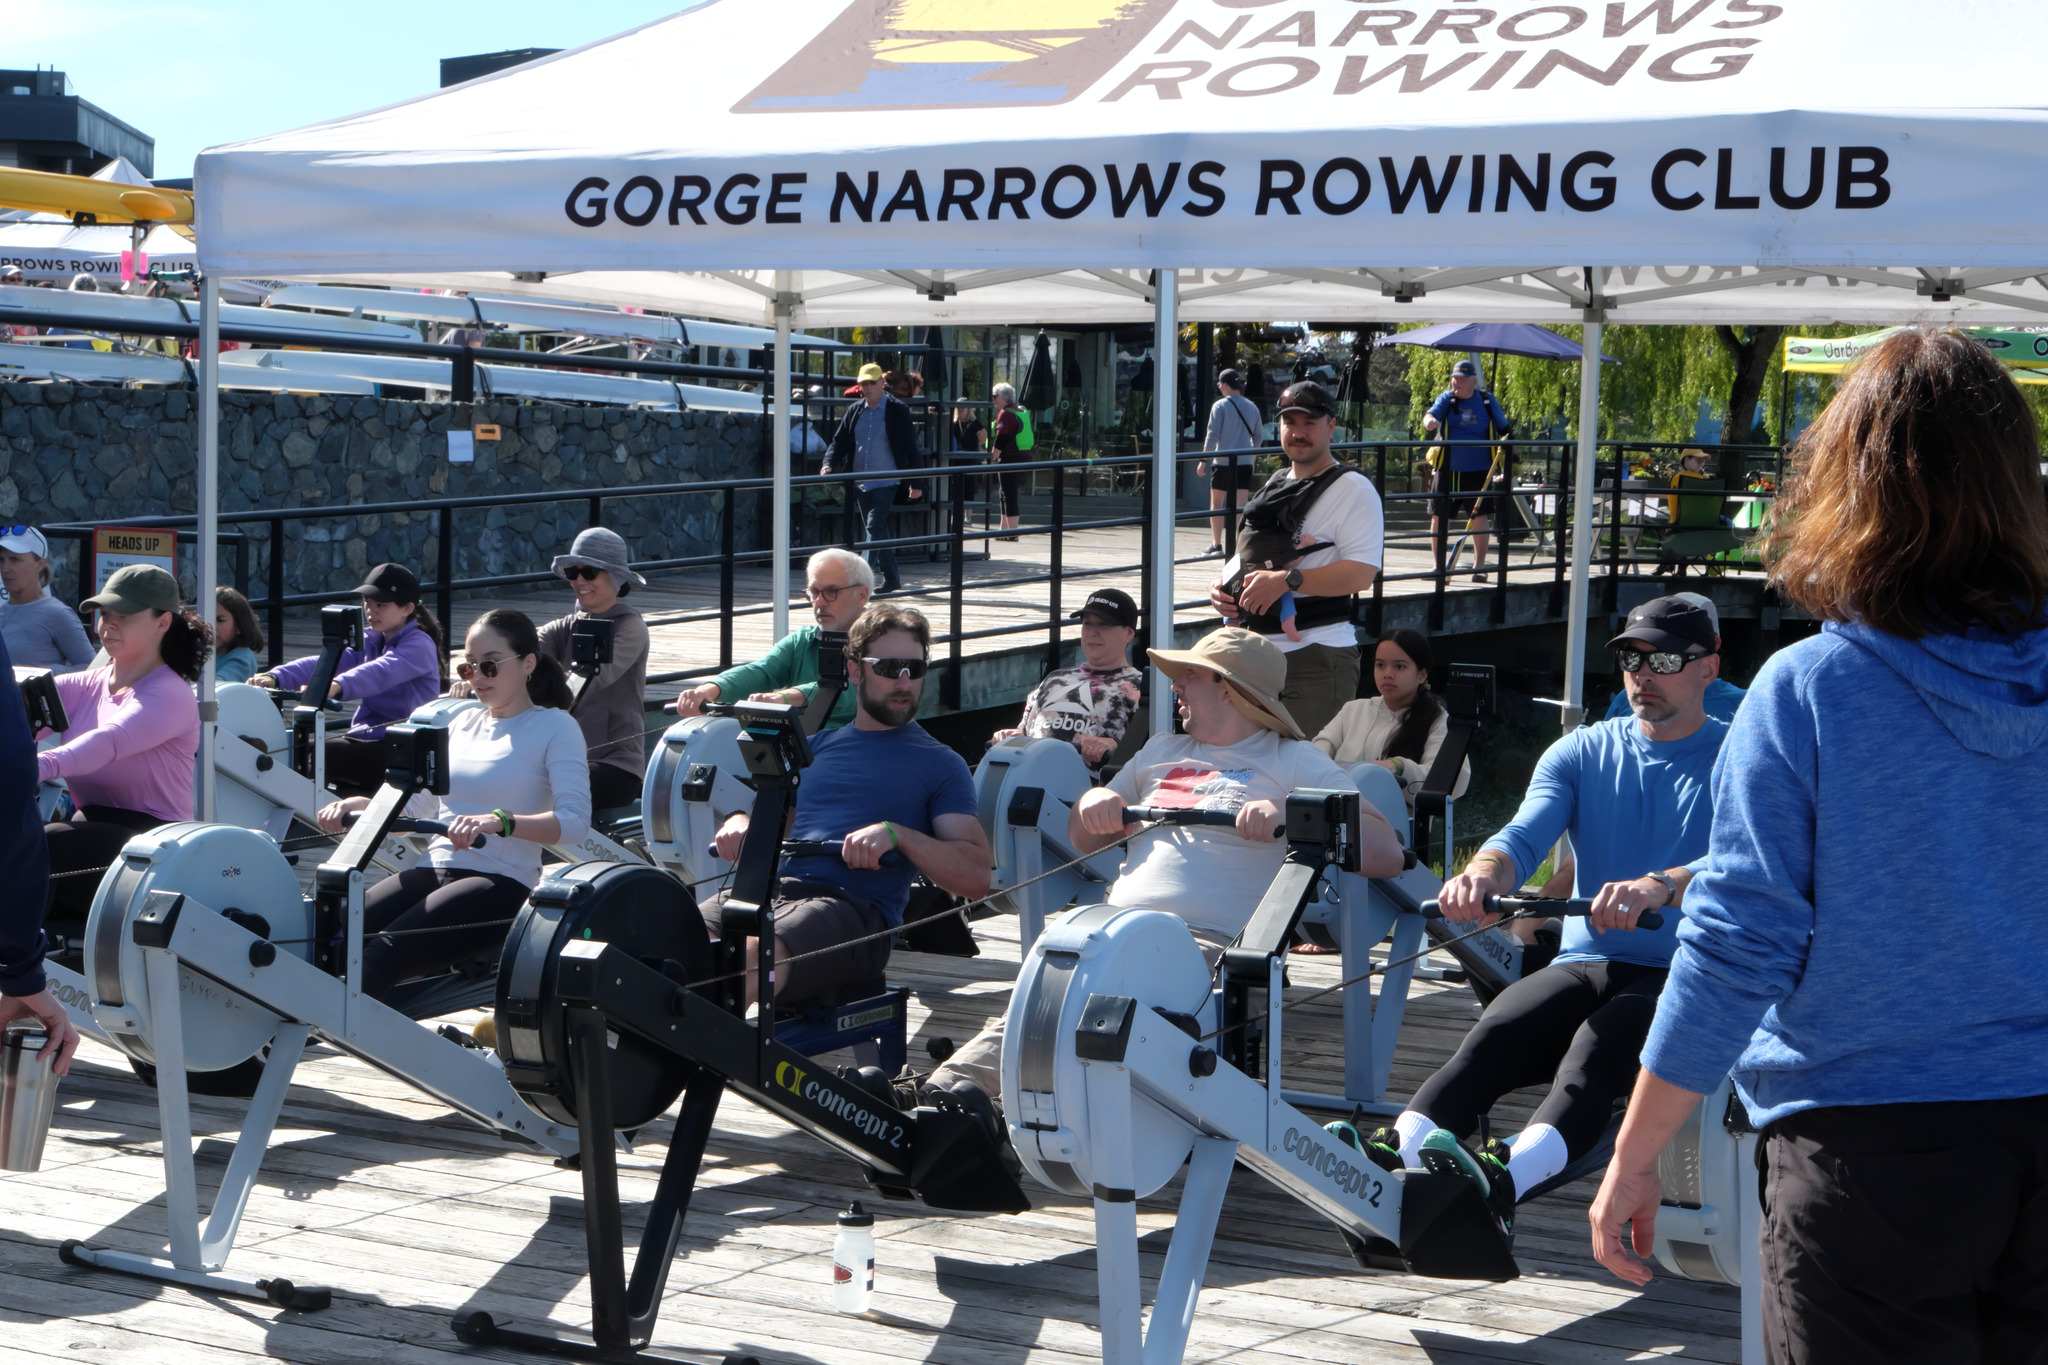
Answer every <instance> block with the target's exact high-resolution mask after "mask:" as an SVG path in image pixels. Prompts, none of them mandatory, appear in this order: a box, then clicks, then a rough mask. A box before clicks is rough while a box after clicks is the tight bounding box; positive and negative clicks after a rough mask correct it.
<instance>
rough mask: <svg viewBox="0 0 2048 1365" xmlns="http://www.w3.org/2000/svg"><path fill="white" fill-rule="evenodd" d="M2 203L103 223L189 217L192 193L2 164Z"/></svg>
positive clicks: (188, 219)
mask: <svg viewBox="0 0 2048 1365" xmlns="http://www.w3.org/2000/svg"><path fill="white" fill-rule="evenodd" d="M0 208H10V209H27V210H29V211H31V212H34V213H61V214H63V215H64V216H65V217H66V218H76V217H78V216H79V215H80V214H87V215H90V216H91V218H92V219H93V220H94V221H96V222H100V223H137V222H141V223H189V222H191V221H192V196H191V195H190V194H188V193H186V192H185V191H184V190H160V189H154V188H151V187H148V186H143V185H118V184H113V183H110V182H108V181H105V180H94V179H92V178H91V177H90V176H83V175H59V174H57V173H56V172H54V171H24V170H18V169H16V168H15V167H12V166H0Z"/></svg>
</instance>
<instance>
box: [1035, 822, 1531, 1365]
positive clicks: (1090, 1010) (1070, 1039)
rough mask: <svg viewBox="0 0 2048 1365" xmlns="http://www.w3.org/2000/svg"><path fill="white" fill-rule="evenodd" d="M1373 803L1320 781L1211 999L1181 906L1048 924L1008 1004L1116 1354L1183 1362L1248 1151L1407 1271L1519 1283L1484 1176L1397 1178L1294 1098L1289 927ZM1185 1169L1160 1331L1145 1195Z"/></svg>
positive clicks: (1091, 912) (1109, 1350)
mask: <svg viewBox="0 0 2048 1365" xmlns="http://www.w3.org/2000/svg"><path fill="white" fill-rule="evenodd" d="M1359 799H1360V798H1359V794H1358V792H1357V791H1355V790H1350V791H1321V790H1304V791H1297V792H1293V793H1290V794H1289V796H1288V798H1287V804H1286V838H1287V841H1288V849H1287V855H1286V859H1285V861H1284V862H1283V863H1282V865H1281V869H1280V873H1279V876H1277V877H1276V878H1275V879H1274V881H1273V884H1272V887H1271V888H1270V889H1269V890H1268V891H1267V893H1266V895H1265V897H1264V898H1263V899H1262V900H1261V901H1260V903H1259V907H1258V909H1257V910H1256V911H1255V912H1254V913H1253V915H1252V919H1251V922H1250V924H1249V925H1248V926H1247V927H1246V929H1245V932H1244V934H1243V936H1242V937H1241V938H1240V939H1239V942H1238V945H1237V946H1235V947H1233V948H1230V949H1228V950H1226V951H1225V953H1224V955H1223V957H1222V959H1221V962H1220V963H1219V971H1220V974H1221V978H1222V989H1221V991H1220V995H1219V996H1217V997H1214V998H1213V1002H1212V995H1211V989H1210V972H1209V967H1208V964H1207V962H1206V961H1205V959H1204V958H1203V955H1202V952H1201V949H1200V948H1199V947H1198V946H1197V945H1196V942H1195V939H1194V936H1193V935H1192V934H1190V933H1189V932H1188V928H1187V926H1186V924H1185V923H1183V922H1182V921H1181V919H1180V918H1179V917H1178V916H1176V915H1170V914H1166V913H1164V912H1161V911H1156V910H1144V909H1134V908H1126V907H1119V906H1109V905H1103V906H1093V907H1089V908H1087V909H1084V910H1080V911H1077V912H1076V913H1074V914H1072V915H1069V916H1068V917H1067V918H1066V919H1064V920H1063V921H1061V922H1060V923H1059V924H1057V925H1054V926H1052V927H1051V928H1048V929H1047V930H1046V932H1045V934H1044V935H1043V936H1042V937H1041V938H1040V939H1039V941H1038V942H1037V943H1036V944H1035V945H1033V947H1032V949H1031V952H1030V954H1029V956H1028V957H1027V958H1026V960H1025V962H1024V967H1023V970H1022V972H1021V973H1020V974H1019V976H1018V986H1017V990H1016V992H1015V993H1014V994H1013V995H1012V996H1011V1000H1010V1008H1009V1014H1008V1019H1007V1023H1006V1033H1005V1046H1004V1049H1003V1063H1002V1066H1003V1092H1004V1094H1005V1095H1006V1096H1007V1097H1008V1100H1007V1104H1008V1123H1009V1127H1010V1138H1011V1141H1012V1142H1013V1143H1014V1145H1015V1147H1016V1149H1017V1153H1018V1155H1019V1156H1020V1157H1021V1158H1022V1160H1023V1163H1024V1167H1025V1169H1026V1170H1027V1171H1029V1172H1030V1173H1031V1174H1032V1175H1033V1176H1034V1177H1035V1178H1037V1179H1038V1180H1040V1181H1041V1182H1043V1183H1044V1184H1046V1185H1048V1186H1050V1187H1052V1188H1054V1189H1057V1190H1061V1191H1064V1192H1066V1193H1069V1194H1076V1195H1081V1196H1086V1197H1092V1198H1093V1200H1094V1206H1095V1229H1096V1265H1097V1271H1096V1276H1097V1287H1098V1291H1099V1293H1100V1295H1101V1312H1102V1340H1103V1354H1104V1359H1105V1360H1107V1361H1108V1362H1110V1363H1111V1365H1138V1362H1140V1361H1145V1362H1151V1365H1167V1363H1170V1362H1175V1361H1179V1360H1180V1359H1181V1358H1182V1356H1183V1354H1184V1352H1185V1350H1186V1345H1187V1336H1188V1331H1189V1329H1190V1327H1191V1326H1192V1324H1193V1320H1194V1313H1195V1307H1196V1302H1197V1298H1198V1295H1199V1292H1200V1289H1201V1285H1202V1279H1203V1275H1204V1272H1205V1270H1206V1267H1207V1263H1208V1259H1209V1251H1210V1247H1211V1245H1212V1243H1213V1241H1214V1238H1215V1232H1216V1221H1217V1218H1218V1217H1219V1216H1220V1214H1221V1212H1222V1207H1223V1197H1224V1194H1225V1191H1226V1188H1227V1186H1228V1184H1229V1179H1230V1173H1231V1167H1232V1163H1233V1161H1240V1162H1242V1163H1243V1164H1244V1165H1245V1166H1247V1167H1248V1168H1249V1169H1251V1170H1253V1171H1255V1172H1257V1173H1258V1174H1259V1175H1261V1176H1263V1177H1264V1178H1266V1179H1267V1180H1270V1181H1271V1182H1273V1183H1274V1184H1275V1185H1277V1186H1279V1187H1280V1188H1281V1189H1282V1190H1284V1191H1286V1192H1287V1193H1288V1194H1291V1195H1293V1196H1294V1197H1295V1198H1297V1199H1299V1200H1301V1201H1302V1202H1303V1203H1305V1204H1307V1205H1308V1206H1309V1207H1310V1208H1312V1209H1315V1210H1316V1211H1317V1212H1319V1213H1321V1214H1323V1215H1324V1216H1325V1217H1327V1218H1329V1219H1330V1220H1331V1221H1332V1222H1334V1223H1335V1224H1337V1226H1338V1227H1339V1228H1341V1229H1343V1230H1344V1231H1346V1232H1348V1233H1350V1234H1351V1235H1352V1236H1353V1237H1356V1238H1361V1239H1363V1238H1366V1237H1379V1238H1383V1239H1386V1240H1388V1241H1391V1242H1393V1243H1395V1244H1396V1245H1397V1246H1398V1247H1399V1249H1400V1253H1401V1255H1402V1257H1403V1260H1404V1263H1405V1265H1406V1267H1407V1269H1408V1270H1409V1271H1411V1272H1412V1273H1415V1274H1423V1275H1435V1276H1442V1277H1447V1278H1461V1279H1487V1280H1501V1279H1511V1278H1513V1277H1514V1276H1515V1274H1516V1273H1517V1271H1516V1268H1515V1264H1514V1258H1513V1257H1512V1256H1511V1255H1510V1254H1509V1253H1508V1250H1507V1248H1506V1246H1505V1245H1504V1244H1503V1243H1502V1242H1501V1240H1500V1238H1499V1236H1498V1234H1497V1233H1495V1232H1494V1231H1493V1230H1492V1227H1491V1224H1490V1223H1489V1222H1488V1220H1487V1219H1486V1218H1485V1216H1484V1215H1485V1210H1484V1206H1483V1201H1482V1200H1481V1199H1480V1196H1479V1194H1478V1191H1477V1190H1476V1189H1475V1188H1474V1187H1473V1186H1472V1184H1471V1183H1470V1182H1469V1181H1465V1180H1463V1179H1462V1178H1461V1177H1456V1176H1450V1177H1445V1176H1437V1175H1432V1174H1428V1173H1424V1172H1409V1171H1401V1172H1394V1171H1385V1170H1382V1169H1380V1168H1379V1167H1377V1166H1374V1165H1372V1164H1370V1162H1368V1161H1367V1160H1366V1159H1365V1158H1364V1157H1362V1156H1359V1155H1358V1154H1357V1153H1355V1152H1353V1151H1352V1150H1351V1149H1349V1148H1348V1147H1345V1146H1344V1145H1343V1144H1341V1143H1339V1142H1337V1141H1336V1140H1334V1139H1331V1138H1329V1137H1328V1136H1327V1135H1325V1136H1318V1134H1321V1133H1322V1132H1323V1130H1322V1128H1321V1126H1320V1125H1318V1124H1317V1123H1315V1122H1314V1121H1313V1120H1311V1119H1309V1118H1308V1117H1307V1116H1306V1115H1304V1114H1302V1113H1301V1112H1300V1111H1299V1110H1297V1109H1295V1108H1294V1107H1293V1106H1292V1105H1290V1104H1289V1103H1288V1102H1287V1101H1286V1099H1285V1098H1284V1096H1283V1094H1282V1091H1281V1066H1280V1053H1281V1038H1282V1032H1281V1029H1282V1020H1283V1017H1284V1016H1283V1012H1282V1003H1281V973H1282V969H1283V967H1284V965H1285V957H1284V955H1285V952H1286V948H1287V943H1288V940H1289V937H1290V936H1291V934H1292V933H1293V930H1294V928H1295V926H1296V925H1297V923H1298V922H1299V920H1300V917H1301V915H1302V912H1303V911H1304V909H1305V908H1306V907H1307V906H1308V904H1309V903H1310V901H1311V899H1312V898H1313V897H1314V895H1315V893H1316V889H1317V886H1318V884H1319V883H1320V882H1321V881H1322V880H1323V878H1324V877H1325V876H1326V875H1327V874H1328V873H1329V872H1331V871H1333V870H1338V871H1356V869H1357V866H1358V862H1357V858H1358V853H1357V850H1358V838H1359V833H1358V830H1359V826H1358V819H1359V816H1358V810H1359V807H1358V802H1359ZM1184 1163H1185V1164H1188V1165H1189V1170H1188V1176H1187V1181H1186V1184H1185V1186H1184V1188H1183V1190H1182V1194H1181V1201H1180V1208H1179V1213H1178V1217H1177V1219H1176V1222H1175V1226H1174V1230H1173V1238H1172V1241H1171V1243H1170V1244H1169V1246H1168V1249H1167V1253H1166V1263H1165V1266H1164V1268H1163V1270H1162V1273H1161V1275H1160V1280H1159V1286H1158V1292H1157V1295H1156V1297H1155V1300H1154V1302H1155V1308H1154V1310H1153V1315H1152V1323H1151V1330H1150V1332H1149V1334H1148V1333H1146V1331H1145V1330H1144V1328H1143V1324H1142V1298H1141V1293H1140V1284H1139V1278H1138V1229H1137V1204H1136V1201H1137V1200H1138V1199H1141V1198H1143V1197H1145V1196H1146V1195H1149V1194H1151V1193H1153V1192H1154V1191H1156V1190H1158V1189H1160V1188H1161V1187H1162V1186H1164V1185H1165V1184H1166V1183H1167V1182H1168V1181H1169V1180H1171V1179H1172V1178H1173V1176H1174V1175H1175V1174H1176V1173H1177V1172H1178V1171H1179V1170H1180V1168H1181V1166H1182V1165H1183V1164H1184Z"/></svg>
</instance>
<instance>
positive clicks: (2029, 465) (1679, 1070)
mask: <svg viewBox="0 0 2048 1365" xmlns="http://www.w3.org/2000/svg"><path fill="white" fill-rule="evenodd" d="M2039 461H2040V452H2039V448H2038V445H2037V441H2036V436H2035V427H2034V418H2033V415H2032V413H2031V412H2030V411H2029V410H2028V405H2027V402H2026V400H2025V399H2024V398H2022V397H2021V395H2020V391H2019V390H2018V388H2016V387H2015V386H2014V384H2013V381H2012V379H2011V378H2010V377H2009V376H2008V375H2007V373H2006V371H2005V369H2004V368H2003V367H2002V366H2001V365H2000V364H1999V362H1998V361H1997V360H1996V359H1995V358H1994V357H1993V356H1992V355H1991V354H1990V352H1988V351H1986V350H1985V349H1983V348H1982V347H1981V346H1979V345H1978V344H1977V343H1975V342H1973V341H1970V340H1968V339H1967V338H1965V337H1963V336H1961V335H1959V334H1957V333H1955V332H1938V333H1930V332H1920V331H1901V332H1898V333H1896V334H1894V335H1893V336H1892V337H1890V338H1889V339H1888V340H1886V341H1885V342H1884V344H1883V345H1881V346H1879V347H1878V348H1877V349H1876V350H1875V351H1874V352H1872V353H1871V354H1870V355H1868V356H1866V357H1865V358H1864V359H1863V360H1862V361H1861V362H1860V363H1859V364H1858V365H1857V367H1856V368H1855V369H1854V370H1852V371H1851V372H1850V376H1849V378H1848V380H1847V382H1845V383H1844V384H1843V386H1842V389H1841V392H1840V393H1839V394H1837V395H1836V397H1835V400H1834V401H1833V402H1832V403H1831V404H1829V406H1828V408H1827V411H1826V412H1825V413H1823V414H1822V416H1821V419H1820V421H1819V422H1818V423H1817V424H1816V425H1815V427H1814V428H1813V429H1812V430H1811V431H1810V432H1809V433H1808V434H1807V436H1806V438H1805V440H1804V442H1803V450H1802V451H1801V452H1800V458H1799V466H1800V467H1799V475H1798V477H1797V478H1795V479H1794V480H1792V481H1791V485H1790V489H1789V491H1788V493H1787V495H1786V496H1785V497H1784V498H1783V499H1781V500H1780V501H1779V502H1778V504H1777V506H1776V507H1775V508H1774V509H1773V511H1772V513H1771V517H1770V526H1769V528H1768V529H1767V531H1766V533H1765V540H1764V544H1765V551H1764V557H1765V563H1766V564H1767V565H1769V567H1770V571H1771V576H1772V579H1773V580H1774V581H1775V582H1777V583H1779V584H1780V585H1782V589H1781V590H1782V591H1784V592H1785V593H1786V594H1787V595H1788V596H1790V597H1791V598H1792V599H1793V600H1794V601H1796V602H1798V603H1799V604H1800V605H1801V606H1804V607H1805V608H1806V609H1807V610H1808V611H1810V612H1812V613H1813V614H1814V615H1815V616H1817V617H1819V618H1821V620H1822V622H1823V626H1822V630H1821V633H1820V634H1819V635H1817V636H1814V637H1813V638H1810V639H1807V640H1802V641H1800V642H1799V643H1797V644H1795V645H1792V646H1791V647H1789V648H1786V649H1783V650H1780V651H1779V652H1778V653H1776V654H1775V655H1773V656H1772V657H1771V658H1770V660H1769V661H1767V662H1766V663H1765V665H1764V667H1763V669H1762V670H1761V671H1760V672H1759V673H1758V674H1757V677H1756V681H1755V682H1754V683H1753V684H1752V685H1751V687H1750V691H1749V697H1748V699H1747V700H1746V701H1745V702H1744V703H1743V707H1742V713H1741V715H1740V716H1738V717H1737V719H1736V722H1735V725H1734V727H1733V729H1732V731H1731V732H1730V734H1729V737H1728V742H1727V746H1726V748H1725V749H1724V751H1723V754H1722V760H1721V764H1720V766H1719V767H1718V768H1717V769H1716V770H1715V773H1714V792H1713V803H1714V808H1715V821H1714V832H1713V842H1712V847H1711V849H1710V851H1709V853H1708V857H1707V866H1706V870H1705V871H1703V872H1702V873H1701V875H1700V876H1699V878H1698V879H1697V880H1696V881H1695V882H1694V883H1693V886H1692V889H1691V892H1690V894H1688V896H1687V897H1686V922H1685V926H1684V928H1682V929H1681V930H1680V931H1679V948H1678V951H1677V954H1676V956H1675V957H1674V958H1673V960H1672V966H1671V977H1670V981H1669V983H1668V984H1667V986H1666V987H1665V991H1664V996H1663V1000H1662V1002H1661V1003H1660V1005H1659V1007H1658V1011H1657V1017H1656V1022H1655V1024H1654V1026H1653V1027H1652V1028H1651V1030H1650V1035H1649V1038H1648V1041H1647V1043H1646V1045H1645V1047H1644V1051H1643V1070H1642V1073H1641V1075H1640V1076H1639V1077H1638V1078H1637V1080H1636V1085H1635V1093H1634V1096H1633V1098H1632V1099H1631V1100H1630V1102H1629V1107H1628V1118H1627V1121H1626V1122H1625V1123H1624V1124H1623V1126H1622V1130H1621V1134H1620V1137H1619V1139H1618V1141H1617V1143H1616V1146H1615V1150H1614V1157H1613V1160H1612V1161H1611V1162H1610V1164H1609V1165H1608V1168H1607V1176H1606V1179H1605V1182H1604V1183H1603V1184H1602V1186H1601V1189H1600V1193H1599V1196H1598V1198H1597V1199H1595V1201H1594V1203H1593V1208H1592V1225H1593V1245H1594V1252H1595V1254H1596V1255H1597V1256H1598V1258H1599V1259H1600V1261H1601V1263H1602V1264H1604V1265H1606V1266H1607V1267H1608V1268H1609V1269H1610V1270H1613V1271H1614V1272H1615V1273H1616V1274H1617V1275H1620V1276H1621V1277H1623V1278H1624V1279H1627V1280H1630V1281H1633V1282H1635V1283H1637V1284H1641V1283H1643V1282H1645V1281H1647V1280H1648V1279H1649V1271H1648V1270H1647V1268H1645V1267H1644V1266H1643V1265H1642V1263H1641V1262H1640V1261H1638V1260H1637V1259H1636V1258H1635V1257H1634V1256H1631V1255H1630V1254H1629V1251H1628V1249H1627V1247H1628V1241H1627V1240H1625V1239H1627V1238H1629V1236H1630V1233H1629V1232H1628V1231H1625V1229H1629V1230H1631V1231H1632V1234H1633V1236H1632V1240H1633V1244H1634V1249H1635V1251H1636V1253H1638V1254H1646V1253H1647V1252H1648V1251H1649V1249H1650V1248H1651V1246H1652V1245H1653V1242H1654V1237H1655V1219H1656V1212H1657V1205H1658V1199H1659V1190H1658V1181H1657V1171H1656V1162H1657V1153H1658V1152H1659V1151H1660V1150H1661V1149H1662V1148H1663V1147H1664V1146H1665V1144H1666V1143H1667V1142H1668V1141H1669V1139H1670V1137H1671V1135H1672V1134H1673V1133H1674V1132H1675V1131H1676V1130H1677V1129H1678V1127H1679V1126H1680V1125H1681V1124H1682V1123H1683V1122H1684V1121H1685V1120H1686V1118H1687V1116H1688V1115H1690V1114H1691V1113H1692V1112H1693V1109H1694V1107H1695V1105H1696V1104H1697V1103H1698V1102H1699V1098H1700V1096H1701V1095H1702V1094H1704V1093H1706V1092H1708V1091H1710V1090H1712V1089H1714V1088H1715V1087H1716V1086H1717V1085H1718V1084H1719V1083H1720V1080H1721V1078H1722V1076H1723V1075H1726V1074H1728V1073H1729V1072H1731V1071H1732V1072H1733V1079H1734V1083H1735V1088H1736V1093H1737V1094H1738V1095H1739V1096H1740V1098H1741V1100H1742V1102H1743V1104H1744V1106H1745V1107H1746V1108H1747V1110H1748V1111H1749V1120H1750V1122H1751V1123H1752V1124H1754V1125H1756V1127H1757V1128H1758V1129H1759V1130H1760V1131H1761V1133H1762V1135H1763V1136H1762V1143H1761V1152H1760V1154H1759V1158H1758V1165H1759V1167H1760V1169H1761V1171H1762V1179H1763V1189H1762V1195H1763V1204H1764V1216H1763V1229H1762V1267H1763V1282H1764V1286H1765V1288H1766V1290H1767V1292H1766V1293H1765V1294H1764V1295H1763V1335H1764V1341H1765V1347H1766V1351H1767V1354H1768V1356H1769V1358H1770V1359H1771V1360H1772V1361H1774V1362H1824V1361H1825V1362H1833V1361H1855V1362H1857V1363H1858V1365H1866V1362H1886V1361H1941V1362H1943V1363H1944V1365H1967V1362H1975V1361H1986V1362H1988V1361H1998V1362H2008V1361H2010V1362H2020V1361H2027V1362H2040V1361H2043V1360H2048V920H2044V917H2043V914H2042V910H2041V894H2042V887H2043V886H2048V838H2044V837H2043V836H2044V831H2048V512H2044V509H2043V506H2042V497H2041V476H2040V465H2039Z"/></svg>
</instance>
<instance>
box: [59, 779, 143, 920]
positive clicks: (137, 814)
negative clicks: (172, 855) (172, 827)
mask: <svg viewBox="0 0 2048 1365" xmlns="http://www.w3.org/2000/svg"><path fill="white" fill-rule="evenodd" d="M167 823H169V822H168V821H166V820H164V819H163V818H162V817H161V816H156V815H147V814H145V813H143V812H142V811H139V810H123V809H121V808H120V807H119V806H86V807H84V808H82V809H81V810H80V811H79V812H78V814H77V815H76V816H74V817H72V818H71V819H69V820H53V821H51V822H50V823H49V824H47V825H44V826H43V841H44V842H45V843H47V844H48V845H49V847H50V898H49V901H48V902H47V904H46V906H45V909H44V912H43V917H44V919H45V920H59V921H61V923H58V924H53V925H52V926H51V927H52V928H56V929H58V930H59V931H60V932H61V931H66V930H70V929H75V928H78V927H82V926H83V924H84V922H85V918H86V916H88V915H90V914H91V913H92V898H93V897H94V896H96V895H98V894H99V889H100V878H99V877H97V876H93V875H91V872H92V869H95V868H104V867H111V866H112V865H113V864H114V863H115V862H116V861H118V860H119V859H120V857H121V850H122V849H124V848H126V847H127V846H128V841H129V840H130V839H133V838H134V837H135V836H136V835H138V834H146V833H148V832H149V831H150V830H153V829H155V828H156V827H157V826H158V825H162V824H167ZM66 872H70V873H77V874H82V875H76V876H69V877H66V876H63V875H61V874H63V873H66ZM73 921H76V923H75V924H74V923H73Z"/></svg>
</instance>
